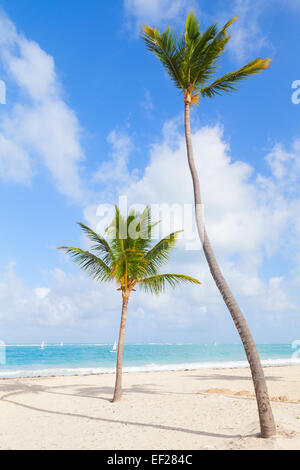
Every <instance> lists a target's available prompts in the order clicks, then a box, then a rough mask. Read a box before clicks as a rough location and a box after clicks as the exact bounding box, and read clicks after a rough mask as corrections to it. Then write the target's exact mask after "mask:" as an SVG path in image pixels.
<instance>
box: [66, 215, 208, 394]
mask: <svg viewBox="0 0 300 470" xmlns="http://www.w3.org/2000/svg"><path fill="white" fill-rule="evenodd" d="M79 225H80V227H81V228H82V230H83V231H84V232H85V234H86V235H87V236H88V238H89V239H90V240H91V241H92V242H93V246H92V247H91V251H92V252H94V253H92V252H89V251H86V250H82V249H80V248H75V247H70V246H62V247H60V248H59V249H60V250H64V251H65V252H66V253H68V254H70V255H71V256H72V259H73V261H75V263H77V264H78V265H79V266H80V267H81V268H82V269H83V270H84V271H86V272H87V273H88V274H89V275H90V277H92V278H93V279H95V280H96V281H100V282H109V281H115V282H116V283H117V286H118V290H119V291H121V293H122V315H121V325H120V334H119V343H118V355H117V367H116V383H115V391H114V397H113V402H116V401H119V400H120V399H121V397H122V364H123V347H124V337H125V326H126V317H127V307H128V302H129V298H130V296H131V294H132V292H134V291H135V290H136V288H137V287H139V288H140V289H142V290H144V291H145V292H149V293H150V294H154V295H159V294H161V293H162V292H164V290H165V287H166V286H167V285H169V286H171V287H172V288H175V287H176V286H177V285H178V284H181V283H192V284H200V282H199V281H198V280H197V279H194V278H193V277H190V276H185V275H183V274H160V272H159V270H160V268H161V266H162V265H163V264H165V263H166V262H167V261H168V259H169V254H170V251H171V250H172V249H173V248H174V246H175V244H176V240H177V237H178V234H179V233H180V232H173V233H171V234H170V235H168V236H167V237H165V238H163V239H162V240H160V241H159V242H158V243H156V244H155V245H153V244H152V242H151V235H152V230H153V228H154V227H155V226H156V225H157V223H152V221H151V212H150V209H149V207H146V208H145V210H144V211H143V212H142V213H141V214H136V213H135V212H134V211H131V212H130V213H129V215H128V216H127V217H126V218H123V217H122V216H121V214H120V211H119V209H118V207H117V206H116V207H115V216H114V219H113V221H112V223H111V225H110V226H109V227H108V228H107V229H106V235H107V236H106V237H104V236H102V235H99V234H98V233H96V232H94V231H93V230H92V229H91V228H89V227H87V226H86V225H84V224H81V223H80V224H79Z"/></svg>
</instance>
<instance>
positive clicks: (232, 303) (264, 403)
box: [185, 100, 276, 438]
mask: <svg viewBox="0 0 300 470" xmlns="http://www.w3.org/2000/svg"><path fill="white" fill-rule="evenodd" d="M185 136H186V145H187V154H188V162H189V167H190V171H191V175H192V179H193V187H194V197H195V212H196V222H197V228H198V233H199V236H200V239H201V242H202V245H203V250H204V254H205V257H206V260H207V262H208V265H209V269H210V272H211V274H212V276H213V278H214V280H215V283H216V285H217V287H218V289H219V291H220V293H221V295H222V297H223V299H224V302H225V304H226V305H227V308H228V310H229V312H230V314H231V317H232V319H233V321H234V324H235V326H236V328H237V330H238V332H239V335H240V337H241V340H242V343H243V345H244V349H245V352H246V355H247V359H248V362H249V365H250V369H251V374H252V379H253V384H254V388H255V394H256V400H257V406H258V414H259V420H260V428H261V437H263V438H268V437H271V436H274V435H275V434H276V425H275V421H274V417H273V413H272V408H271V405H270V400H269V395H268V390H267V384H266V380H265V376H264V371H263V368H262V365H261V361H260V357H259V354H258V351H257V348H256V345H255V342H254V340H253V337H252V334H251V332H250V330H249V327H248V325H247V322H246V320H245V318H244V316H243V314H242V312H241V310H240V308H239V306H238V304H237V302H236V300H235V298H234V296H233V294H232V292H231V290H230V288H229V286H228V284H227V282H226V280H225V278H224V276H223V274H222V272H221V270H220V268H219V265H218V263H217V260H216V257H215V255H214V252H213V249H212V247H211V244H210V241H209V239H208V236H207V233H206V229H205V223H204V217H203V210H202V200H201V192H200V183H199V178H198V173H197V169H196V166H195V161H194V155H193V145H192V137H191V124H190V103H189V102H188V101H187V100H186V101H185Z"/></svg>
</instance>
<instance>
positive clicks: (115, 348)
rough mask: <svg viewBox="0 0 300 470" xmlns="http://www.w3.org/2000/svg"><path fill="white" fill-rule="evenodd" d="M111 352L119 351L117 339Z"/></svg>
mask: <svg viewBox="0 0 300 470" xmlns="http://www.w3.org/2000/svg"><path fill="white" fill-rule="evenodd" d="M110 352H117V341H115V343H114V345H113V348H112V350H111V351H110Z"/></svg>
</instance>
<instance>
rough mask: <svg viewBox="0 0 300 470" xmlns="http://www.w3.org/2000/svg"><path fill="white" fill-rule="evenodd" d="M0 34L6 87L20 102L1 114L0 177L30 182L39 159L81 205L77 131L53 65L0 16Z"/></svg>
mask: <svg viewBox="0 0 300 470" xmlns="http://www.w3.org/2000/svg"><path fill="white" fill-rule="evenodd" d="M0 30H1V38H0V60H1V62H2V64H3V67H4V69H5V71H6V74H7V79H8V81H9V83H11V84H13V85H17V87H18V88H19V90H20V95H19V96H20V97H19V99H18V100H17V101H15V102H14V103H8V105H7V106H6V107H5V108H4V107H2V109H1V111H2V116H1V121H0V137H1V140H0V178H1V179H3V180H6V181H7V180H11V181H16V182H19V183H20V182H25V183H28V181H30V179H32V177H33V175H34V169H35V166H36V165H35V159H36V158H38V159H40V160H41V161H42V162H43V164H44V165H45V167H46V168H47V169H48V170H49V171H50V173H51V174H52V176H53V179H54V181H55V183H56V185H57V187H58V189H59V191H60V192H61V193H62V194H64V195H66V196H67V197H69V198H71V199H73V200H75V201H77V202H82V201H84V200H85V198H86V192H85V190H84V189H83V187H82V183H81V181H80V162H81V161H82V160H83V159H84V154H83V150H82V148H81V144H80V138H81V129H80V126H79V123H78V119H77V117H76V115H75V113H74V111H73V110H72V109H71V108H70V107H68V105H67V104H66V103H65V102H64V101H63V99H62V91H61V85H60V83H59V80H58V78H57V75H56V72H55V64H54V60H53V58H52V57H51V56H50V55H48V54H47V53H46V52H45V51H43V50H42V49H41V48H40V46H39V45H38V44H37V43H36V42H34V41H29V40H28V39H26V38H25V37H24V36H23V35H21V34H19V33H18V32H17V31H16V28H15V26H14V24H13V23H12V22H11V21H10V20H9V19H8V18H7V17H6V16H5V15H4V14H3V13H1V14H0ZM8 161H10V163H9V164H8Z"/></svg>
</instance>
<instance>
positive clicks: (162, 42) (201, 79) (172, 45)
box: [142, 12, 276, 438]
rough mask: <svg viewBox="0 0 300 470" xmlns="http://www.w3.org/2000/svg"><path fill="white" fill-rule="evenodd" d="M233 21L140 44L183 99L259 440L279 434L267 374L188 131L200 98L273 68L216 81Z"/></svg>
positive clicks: (258, 67) (262, 62)
mask: <svg viewBox="0 0 300 470" xmlns="http://www.w3.org/2000/svg"><path fill="white" fill-rule="evenodd" d="M235 20H236V18H233V19H231V20H230V21H228V23H226V24H225V26H224V27H223V28H222V29H221V30H220V31H219V30H218V26H217V25H215V24H213V25H211V26H209V27H208V28H207V30H206V31H204V32H203V33H202V32H201V31H200V25H199V22H198V20H197V18H196V17H195V15H194V13H193V12H189V13H188V15H187V20H186V27H185V31H184V33H183V34H181V35H178V34H176V33H175V32H174V31H173V30H172V29H171V28H170V27H167V29H166V30H165V31H164V32H163V33H160V32H159V31H158V30H157V29H155V28H152V27H149V26H144V27H143V32H142V38H143V40H144V41H145V43H146V47H147V48H148V50H150V51H151V52H152V53H154V55H155V56H156V57H157V58H158V59H159V60H160V62H161V63H162V65H163V67H164V68H165V70H166V71H167V73H168V74H169V76H170V78H171V80H172V82H173V84H174V85H175V87H176V88H178V89H179V90H180V92H181V93H182V94H183V99H184V105H185V136H186V146H187V156H188V164H189V168H190V172H191V176H192V180H193V188H194V200H195V213H196V221H197V228H198V233H199V237H200V239H201V242H202V245H203V250H204V253H205V257H206V260H207V262H208V265H209V268H210V271H211V274H212V276H213V278H214V280H215V282H216V285H217V287H218V289H219V291H220V293H221V295H222V297H223V299H224V301H225V304H226V305H227V308H228V310H229V312H230V314H231V316H232V319H233V321H234V323H235V325H236V327H237V330H238V332H239V334H240V337H241V340H242V342H243V345H244V348H245V352H246V355H247V359H248V361H249V364H250V368H251V373H252V378H253V382H254V387H255V392H256V398H257V404H258V412H259V418H260V426H261V436H262V437H265V438H266V437H271V436H273V435H275V434H276V426H275V422H274V418H273V413H272V409H271V406H270V400H269V396H268V391H267V385H266V381H265V377H264V372H263V369H262V365H261V361H260V358H259V355H258V352H257V349H256V346H255V343H254V340H253V337H252V335H251V332H250V330H249V328H248V325H247V323H246V320H245V318H244V316H243V314H242V312H241V310H240V308H239V306H238V304H237V302H236V300H235V298H234V296H233V294H232V292H231V290H230V288H229V286H228V284H227V282H226V280H225V279H224V277H223V274H222V272H221V270H220V267H219V265H218V263H217V260H216V257H215V255H214V252H213V250H212V247H211V244H210V241H209V238H208V235H207V232H206V228H205V223H204V216H203V211H202V199H201V192H200V183H199V178H198V174H197V170H196V166H195V161H194V155H193V145H192V138H191V125H190V110H191V106H198V105H199V103H200V98H201V97H202V98H214V97H215V96H216V95H221V94H223V93H224V92H231V91H233V90H235V88H234V85H235V84H236V83H238V82H240V81H241V80H243V79H245V78H247V77H250V76H251V75H256V74H258V73H260V72H262V71H264V70H266V69H267V68H268V66H269V64H270V62H271V59H255V60H253V61H252V62H249V63H248V64H247V65H245V66H244V67H242V68H240V69H238V70H236V71H234V72H229V73H226V74H225V75H223V76H222V77H220V78H215V77H214V75H215V73H216V70H217V68H218V61H219V59H220V57H221V56H222V54H223V52H224V50H225V46H226V45H227V43H228V41H229V40H230V37H231V36H229V35H228V33H227V29H228V28H229V26H230V25H231V24H232V23H233V22H234V21H235Z"/></svg>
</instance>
